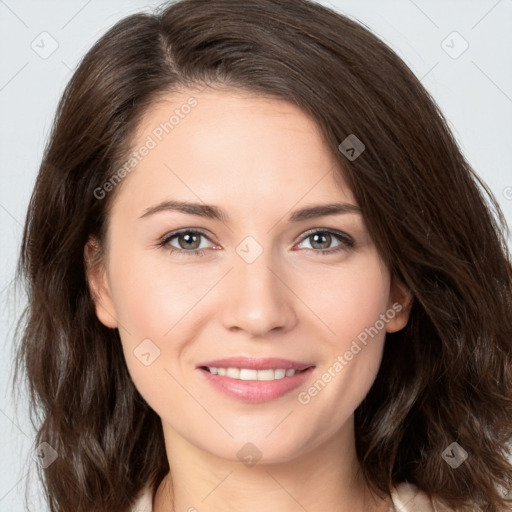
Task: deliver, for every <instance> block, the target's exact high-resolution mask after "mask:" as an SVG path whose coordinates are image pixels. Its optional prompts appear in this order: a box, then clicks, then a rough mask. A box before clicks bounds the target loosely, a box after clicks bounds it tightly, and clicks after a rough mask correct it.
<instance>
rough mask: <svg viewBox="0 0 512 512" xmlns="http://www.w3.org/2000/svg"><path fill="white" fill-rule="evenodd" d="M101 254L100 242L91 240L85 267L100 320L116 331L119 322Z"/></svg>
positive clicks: (85, 257)
mask: <svg viewBox="0 0 512 512" xmlns="http://www.w3.org/2000/svg"><path fill="white" fill-rule="evenodd" d="M99 254H100V244H99V242H98V240H97V239H95V238H92V237H91V238H89V240H88V241H87V243H86V244H85V247H84V266H85V274H86V278H87V283H88V285H89V292H90V294H91V298H92V301H93V302H94V305H95V308H96V316H97V317H98V320H99V321H100V322H101V323H102V324H103V325H105V326H106V327H110V328H111V329H114V328H116V327H117V326H118V322H117V317H116V314H115V308H114V303H113V301H112V296H111V293H110V287H109V284H108V279H107V273H106V270H105V265H104V261H103V259H102V258H101V257H100V256H99Z"/></svg>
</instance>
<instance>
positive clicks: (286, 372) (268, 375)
mask: <svg viewBox="0 0 512 512" xmlns="http://www.w3.org/2000/svg"><path fill="white" fill-rule="evenodd" d="M200 368H201V370H204V371H207V372H209V373H211V374H212V375H220V376H221V377H227V378H228V379H235V380H245V381H248V380H264V381H272V380H280V379H285V378H287V377H293V376H294V375H296V374H298V373H302V372H304V371H306V370H307V369H308V368H305V369H303V370H295V369H293V368H288V369H285V368H275V369H274V368H269V369H266V370H255V369H253V368H232V367H228V368H225V367H217V366H201V367H200Z"/></svg>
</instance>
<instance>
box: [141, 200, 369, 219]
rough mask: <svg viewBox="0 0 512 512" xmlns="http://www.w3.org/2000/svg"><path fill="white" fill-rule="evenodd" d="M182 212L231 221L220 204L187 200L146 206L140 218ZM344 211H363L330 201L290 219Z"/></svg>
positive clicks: (309, 217) (309, 207) (351, 205)
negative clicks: (161, 213) (162, 213)
mask: <svg viewBox="0 0 512 512" xmlns="http://www.w3.org/2000/svg"><path fill="white" fill-rule="evenodd" d="M169 211H170V212H180V213H185V214H189V215H197V216H199V217H206V218H209V219H214V220H219V221H221V222H224V223H228V222H230V219H229V216H228V214H227V213H226V212H225V211H224V210H222V209H221V208H219V207H218V206H214V205H209V204H202V203H190V202H186V201H174V200H169V201H163V202H162V203H159V204H157V205H155V206H150V207H149V208H146V209H145V210H144V212H143V213H142V215H141V216H140V217H139V218H140V219H143V218H146V217H149V216H150V215H154V214H156V213H160V212H169ZM342 213H359V214H360V213H361V208H360V207H359V206H356V205H354V204H350V203H329V204H319V205H314V206H307V207H305V208H301V209H299V210H295V211H294V212H293V213H292V214H291V215H290V218H289V219H288V221H289V222H301V221H304V220H308V219H314V218H316V217H324V216H327V215H339V214H342Z"/></svg>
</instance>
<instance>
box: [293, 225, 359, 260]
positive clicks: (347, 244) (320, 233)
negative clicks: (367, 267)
mask: <svg viewBox="0 0 512 512" xmlns="http://www.w3.org/2000/svg"><path fill="white" fill-rule="evenodd" d="M302 240H303V242H301V244H303V243H304V241H308V240H309V241H310V247H311V248H307V247H306V250H311V251H314V252H317V253H320V254H323V255H325V254H333V253H336V252H340V251H343V250H347V249H351V248H353V247H354V240H353V239H352V237H350V236H349V235H347V234H346V233H343V232H341V231H333V230H328V229H318V228H317V229H315V230H312V231H308V232H307V233H306V235H305V236H304V237H303V238H302ZM335 240H337V241H338V242H339V244H338V245H336V246H334V248H330V246H331V243H332V242H333V241H335ZM326 249H327V250H326Z"/></svg>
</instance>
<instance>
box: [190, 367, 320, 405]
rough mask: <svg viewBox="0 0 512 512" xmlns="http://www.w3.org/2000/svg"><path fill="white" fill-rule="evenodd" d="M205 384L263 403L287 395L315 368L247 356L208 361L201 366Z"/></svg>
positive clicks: (243, 398)
mask: <svg viewBox="0 0 512 512" xmlns="http://www.w3.org/2000/svg"><path fill="white" fill-rule="evenodd" d="M197 369H198V370H199V371H200V373H201V375H202V377H203V378H204V379H205V382H206V383H207V384H208V385H209V386H211V387H213V388H214V389H215V390H216V391H220V392H221V393H222V394H223V395H225V396H228V397H230V398H234V399H236V400H237V401H242V402H248V403H262V402H268V401H271V400H275V399H277V398H280V397H283V396H284V395H287V394H288V393H290V392H291V391H293V390H294V389H296V388H297V387H299V386H300V385H302V384H304V383H305V381H306V380H307V379H308V378H309V377H310V376H311V374H312V372H313V370H314V369H315V365H313V364H311V363H300V362H296V361H290V360H285V359H275V358H272V359H252V358H246V357H239V358H229V359H222V360H217V361H208V362H205V363H204V364H201V365H200V366H198V367H197Z"/></svg>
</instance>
